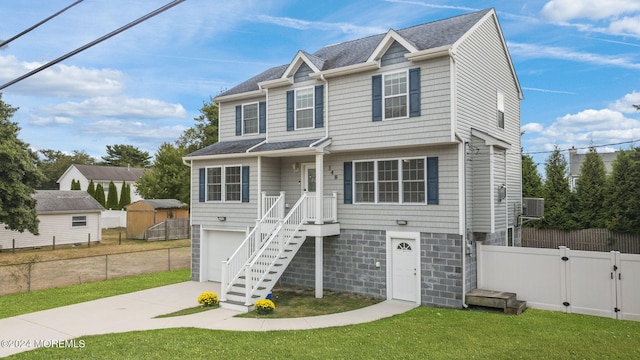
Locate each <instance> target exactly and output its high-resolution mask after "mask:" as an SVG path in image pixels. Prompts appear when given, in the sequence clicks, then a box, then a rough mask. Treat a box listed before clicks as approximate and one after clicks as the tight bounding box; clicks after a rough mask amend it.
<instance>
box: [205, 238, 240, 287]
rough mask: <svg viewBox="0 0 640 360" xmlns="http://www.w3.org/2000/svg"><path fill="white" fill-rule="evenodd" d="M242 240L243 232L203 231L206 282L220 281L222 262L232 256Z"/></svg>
mask: <svg viewBox="0 0 640 360" xmlns="http://www.w3.org/2000/svg"><path fill="white" fill-rule="evenodd" d="M244 238H245V232H244V231H213V230H208V231H205V239H206V242H207V245H206V247H207V249H206V256H207V258H206V263H207V266H206V275H207V280H209V281H220V280H221V279H222V265H221V264H222V261H224V260H227V259H228V258H229V257H230V256H231V255H233V253H234V252H235V251H236V249H237V248H238V247H239V246H240V244H242V241H244Z"/></svg>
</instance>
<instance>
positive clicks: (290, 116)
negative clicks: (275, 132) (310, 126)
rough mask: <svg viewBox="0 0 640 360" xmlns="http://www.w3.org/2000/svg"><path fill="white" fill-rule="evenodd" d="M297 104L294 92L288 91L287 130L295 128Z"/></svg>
mask: <svg viewBox="0 0 640 360" xmlns="http://www.w3.org/2000/svg"><path fill="white" fill-rule="evenodd" d="M295 106H296V104H295V99H294V92H293V90H289V91H287V131H293V130H294V129H295V126H294V125H293V120H294V111H295Z"/></svg>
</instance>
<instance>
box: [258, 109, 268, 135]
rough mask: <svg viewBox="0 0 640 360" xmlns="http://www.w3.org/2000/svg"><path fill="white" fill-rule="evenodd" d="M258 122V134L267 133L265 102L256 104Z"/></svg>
mask: <svg viewBox="0 0 640 360" xmlns="http://www.w3.org/2000/svg"><path fill="white" fill-rule="evenodd" d="M258 119H259V120H258V121H259V123H260V125H259V126H260V134H264V133H266V132H267V102H266V101H261V102H260V103H259V104H258Z"/></svg>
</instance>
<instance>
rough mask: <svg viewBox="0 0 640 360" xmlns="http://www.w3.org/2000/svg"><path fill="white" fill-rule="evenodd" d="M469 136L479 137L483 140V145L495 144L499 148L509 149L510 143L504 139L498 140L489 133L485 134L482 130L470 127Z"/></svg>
mask: <svg viewBox="0 0 640 360" xmlns="http://www.w3.org/2000/svg"><path fill="white" fill-rule="evenodd" d="M471 136H475V137H477V138H479V139H482V140H484V143H485V145H489V146H497V147H499V148H502V149H506V150H508V149H511V144H509V143H508V142H506V141H503V140H500V139H498V138H496V137H494V136H492V135H490V134H487V133H486V132H484V131H481V130H478V129H473V128H472V129H471Z"/></svg>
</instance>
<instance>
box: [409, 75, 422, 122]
mask: <svg viewBox="0 0 640 360" xmlns="http://www.w3.org/2000/svg"><path fill="white" fill-rule="evenodd" d="M409 116H411V117H413V116H420V68H415V69H410V70H409Z"/></svg>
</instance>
